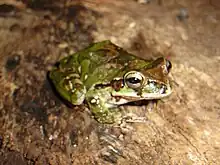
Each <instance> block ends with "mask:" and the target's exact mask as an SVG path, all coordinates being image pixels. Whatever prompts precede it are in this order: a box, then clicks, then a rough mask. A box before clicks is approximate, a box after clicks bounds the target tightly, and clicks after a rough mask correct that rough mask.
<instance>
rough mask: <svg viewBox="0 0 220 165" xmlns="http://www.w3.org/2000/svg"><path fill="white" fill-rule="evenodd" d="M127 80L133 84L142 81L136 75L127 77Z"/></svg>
mask: <svg viewBox="0 0 220 165" xmlns="http://www.w3.org/2000/svg"><path fill="white" fill-rule="evenodd" d="M126 81H127V82H129V83H131V84H138V83H140V82H141V80H140V79H138V78H136V77H131V78H127V79H126Z"/></svg>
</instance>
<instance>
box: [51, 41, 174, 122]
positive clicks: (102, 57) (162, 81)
mask: <svg viewBox="0 0 220 165" xmlns="http://www.w3.org/2000/svg"><path fill="white" fill-rule="evenodd" d="M170 69H171V63H170V61H169V60H167V59H165V58H164V57H160V58H157V59H156V60H146V59H143V58H140V57H137V56H134V55H133V54H130V53H128V52H127V51H125V50H123V49H122V48H120V47H118V46H117V45H115V44H113V43H112V42H111V41H109V40H106V41H102V42H97V43H93V44H91V45H90V46H89V47H87V48H85V49H83V50H81V51H79V52H77V53H75V54H72V55H70V56H67V57H65V58H63V59H61V60H60V61H59V63H58V65H56V66H55V67H54V68H53V69H52V70H51V71H50V73H49V77H50V79H51V81H52V83H53V85H54V86H55V89H56V90H57V91H58V93H59V94H60V95H61V96H62V97H63V98H64V99H65V100H67V101H68V102H70V103H71V104H73V105H80V104H82V103H83V102H84V101H85V102H86V103H87V104H88V106H89V109H90V110H91V112H92V114H93V116H94V117H95V119H96V120H97V121H98V122H100V123H114V122H116V121H117V120H119V118H120V117H121V116H120V109H119V105H123V104H126V103H128V102H134V101H139V100H153V99H161V98H164V97H167V96H169V95H170V94H171V92H172V89H171V85H170V81H169V79H168V73H169V72H170Z"/></svg>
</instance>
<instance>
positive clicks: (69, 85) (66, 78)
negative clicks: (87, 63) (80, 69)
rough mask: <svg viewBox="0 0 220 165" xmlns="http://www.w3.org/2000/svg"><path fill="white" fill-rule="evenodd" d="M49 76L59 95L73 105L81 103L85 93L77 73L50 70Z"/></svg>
mask: <svg viewBox="0 0 220 165" xmlns="http://www.w3.org/2000/svg"><path fill="white" fill-rule="evenodd" d="M49 76H50V78H51V80H52V82H53V84H54V86H55V88H56V90H57V91H58V92H59V93H60V95H61V96H62V97H63V98H64V99H65V100H68V101H69V102H70V103H71V104H73V105H80V104H82V103H83V101H84V99H85V94H86V88H85V86H84V85H83V83H82V82H81V80H80V76H79V75H78V74H77V73H71V72H70V73H64V72H61V71H59V70H56V69H54V70H52V71H51V72H50V75H49Z"/></svg>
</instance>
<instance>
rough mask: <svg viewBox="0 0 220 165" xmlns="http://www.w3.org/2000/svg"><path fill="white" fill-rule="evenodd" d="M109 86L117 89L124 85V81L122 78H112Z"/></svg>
mask: <svg viewBox="0 0 220 165" xmlns="http://www.w3.org/2000/svg"><path fill="white" fill-rule="evenodd" d="M111 86H112V88H113V89H114V90H115V91H119V90H120V89H121V88H123V87H124V83H123V81H122V80H112V81H111Z"/></svg>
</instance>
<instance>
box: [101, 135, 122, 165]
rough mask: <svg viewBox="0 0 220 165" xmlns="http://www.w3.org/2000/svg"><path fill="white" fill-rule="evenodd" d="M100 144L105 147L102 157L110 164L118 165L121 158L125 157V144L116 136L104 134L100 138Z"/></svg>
mask: <svg viewBox="0 0 220 165" xmlns="http://www.w3.org/2000/svg"><path fill="white" fill-rule="evenodd" d="M99 139H100V143H101V144H102V145H103V146H104V148H102V149H101V152H100V156H101V157H102V158H103V159H104V160H105V161H108V162H110V163H117V160H118V158H119V157H123V158H124V157H125V156H124V154H123V143H122V141H120V140H119V139H118V138H117V137H116V136H114V135H112V134H108V133H103V134H102V135H101V136H100V138H99Z"/></svg>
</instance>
